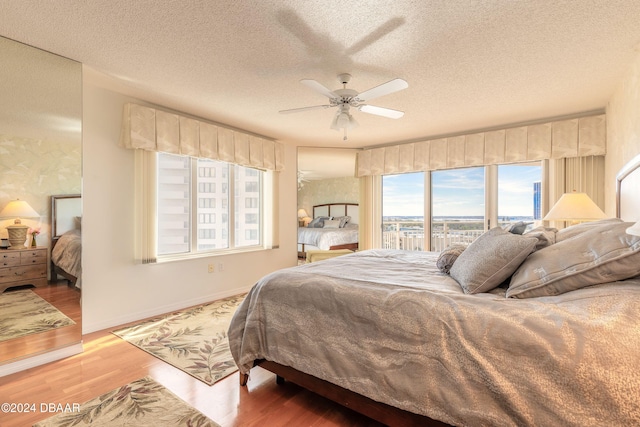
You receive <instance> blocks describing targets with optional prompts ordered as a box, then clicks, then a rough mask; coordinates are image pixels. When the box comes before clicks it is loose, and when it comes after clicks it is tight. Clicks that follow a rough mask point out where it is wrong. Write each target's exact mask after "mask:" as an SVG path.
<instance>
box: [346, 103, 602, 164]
mask: <svg viewBox="0 0 640 427" xmlns="http://www.w3.org/2000/svg"><path fill="white" fill-rule="evenodd" d="M605 126H606V122H605V115H604V114H600V115H595V116H588V117H580V118H576V119H570V120H561V121H555V122H549V123H543V124H535V125H530V126H521V127H515V128H509V129H500V130H494V131H488V132H482V133H474V134H469V135H459V136H453V137H449V138H440V139H433V140H427V141H420V142H415V143H410V144H400V145H393V146H387V147H379V148H371V149H366V150H363V151H360V152H358V153H357V167H356V176H358V177H362V176H371V175H386V174H397V173H406V172H418V171H430V170H439V169H451V168H460V167H467V166H482V165H494V164H505V163H517V162H524V161H533V160H544V159H561V158H566V157H583V156H599V155H604V154H605V152H606V145H605V142H606V128H605Z"/></svg>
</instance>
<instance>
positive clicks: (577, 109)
mask: <svg viewBox="0 0 640 427" xmlns="http://www.w3.org/2000/svg"><path fill="white" fill-rule="evenodd" d="M0 10H2V13H1V14H0V35H3V36H5V37H8V38H12V39H14V40H18V41H21V42H24V43H27V44H30V45H33V46H36V47H39V48H42V49H45V50H48V51H51V52H54V53H57V54H60V55H63V56H66V57H68V58H71V59H74V60H76V61H80V62H82V63H83V64H85V66H86V67H87V68H88V70H89V74H88V75H91V74H92V73H93V75H96V76H101V79H102V81H103V82H109V84H112V85H114V86H120V87H123V86H126V90H127V91H128V93H130V94H132V95H134V96H136V97H138V98H141V99H144V100H146V101H149V102H153V103H156V104H158V105H161V106H166V107H169V108H171V109H174V110H179V111H182V112H185V113H188V114H192V115H195V116H198V117H202V118H205V119H209V120H212V121H215V122H218V123H222V124H226V125H228V126H231V127H235V128H239V129H243V130H246V131H249V132H253V133H256V134H259V135H262V136H265V137H268V138H273V139H276V140H280V141H284V142H293V143H296V144H298V145H306V146H321V147H346V148H358V147H366V146H373V145H380V144H387V143H393V142H403V141H414V140H420V139H427V138H432V137H435V136H439V135H448V134H455V133H461V132H468V131H473V130H479V129H487V128H492V127H497V126H508V125H510V124H516V123H522V122H528V121H535V120H543V119H548V118H552V117H561V116H564V115H574V114H580V113H583V112H589V111H594V110H601V109H603V108H604V107H605V106H606V103H607V101H608V99H609V98H610V96H611V94H612V93H613V91H614V90H615V88H616V85H617V84H618V82H619V81H620V80H621V78H622V76H623V74H624V72H625V71H626V70H627V69H628V67H629V65H630V64H631V62H632V61H633V59H634V58H635V57H636V55H638V52H639V43H640V25H638V20H637V17H638V16H640V2H639V1H636V0H577V1H569V0H564V1H563V0H531V1H512V0H483V1H477V0H476V1H473V0H467V1H454V0H439V1H435V0H390V1H383V0H378V1H344V0H341V1H335V0H315V1H314V0H306V1H302V0H280V1H275V0H261V1H256V0H233V1H221V0H210V1H203V0H188V1H187V0H185V1H158V0H137V1H131V0H100V1H98V0H96V1H81V0H75V1H73V0H56V1H51V2H43V1H39V0H37V1H36V0H20V1H15V0H0ZM344 72H347V73H350V74H351V75H352V76H353V78H352V80H351V83H350V84H349V86H348V87H349V88H352V89H355V90H357V91H359V92H361V91H364V90H366V89H369V88H371V87H374V86H377V85H379V84H381V83H384V82H386V81H389V80H391V79H394V78H396V77H399V78H403V79H405V80H406V81H407V82H408V83H409V87H408V88H407V89H405V90H402V91H400V92H397V93H394V94H391V95H387V96H384V97H380V98H377V99H375V100H374V101H372V102H371V104H374V105H377V106H381V107H387V108H393V109H399V110H403V111H405V115H404V117H403V118H401V119H397V120H393V119H388V118H385V117H379V116H374V115H370V114H366V113H364V112H360V111H355V112H353V114H354V117H355V118H356V119H357V121H358V122H359V123H360V126H359V127H358V128H357V129H355V130H353V131H350V132H349V138H348V140H347V141H343V140H342V133H341V132H337V131H334V130H331V129H329V125H330V123H331V120H332V117H333V114H334V111H335V109H326V110H314V111H306V112H301V113H296V114H288V115H285V114H279V113H278V111H279V110H283V109H291V108H297V107H304V106H309V105H318V104H324V103H326V100H327V99H326V98H324V97H323V96H322V95H319V94H318V93H315V92H313V91H311V90H310V89H309V88H307V87H305V86H304V85H302V84H300V83H299V81H300V79H315V80H317V81H319V82H320V83H322V84H323V85H325V86H327V87H328V88H329V89H332V90H334V89H339V88H340V85H339V84H338V81H337V78H336V76H337V74H339V73H344Z"/></svg>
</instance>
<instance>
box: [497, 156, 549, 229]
mask: <svg viewBox="0 0 640 427" xmlns="http://www.w3.org/2000/svg"><path fill="white" fill-rule="evenodd" d="M541 177H542V168H541V166H540V162H536V163H533V164H529V163H525V164H515V165H500V166H498V225H500V226H504V225H506V224H509V223H512V222H518V221H524V222H531V223H532V222H533V221H534V220H535V221H538V220H541V219H542V216H541V200H542V199H541V198H542V194H541ZM532 225H533V224H531V225H530V226H529V227H530V228H531V226H532Z"/></svg>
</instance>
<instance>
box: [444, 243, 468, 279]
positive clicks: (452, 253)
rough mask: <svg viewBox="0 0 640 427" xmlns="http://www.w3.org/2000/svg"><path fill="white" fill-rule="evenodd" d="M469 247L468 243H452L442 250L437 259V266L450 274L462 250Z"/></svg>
mask: <svg viewBox="0 0 640 427" xmlns="http://www.w3.org/2000/svg"><path fill="white" fill-rule="evenodd" d="M465 249H467V245H460V244H455V245H450V246H447V247H446V248H444V249H443V250H442V252H440V255H438V259H437V260H436V267H438V269H439V270H440V271H442V272H443V273H447V274H449V271H450V270H451V267H452V266H453V263H454V262H456V260H457V259H458V257H459V256H460V254H461V253H462V251H464V250H465Z"/></svg>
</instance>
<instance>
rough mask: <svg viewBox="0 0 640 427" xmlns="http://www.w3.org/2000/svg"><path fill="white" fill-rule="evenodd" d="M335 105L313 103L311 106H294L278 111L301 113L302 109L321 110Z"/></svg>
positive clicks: (281, 112)
mask: <svg viewBox="0 0 640 427" xmlns="http://www.w3.org/2000/svg"><path fill="white" fill-rule="evenodd" d="M330 107H334V105H329V104H327V105H313V106H311V107H301V108H292V109H290V110H280V111H278V113H280V114H290V113H299V112H300V111H308V110H320V109H322V108H330Z"/></svg>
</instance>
